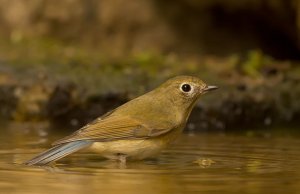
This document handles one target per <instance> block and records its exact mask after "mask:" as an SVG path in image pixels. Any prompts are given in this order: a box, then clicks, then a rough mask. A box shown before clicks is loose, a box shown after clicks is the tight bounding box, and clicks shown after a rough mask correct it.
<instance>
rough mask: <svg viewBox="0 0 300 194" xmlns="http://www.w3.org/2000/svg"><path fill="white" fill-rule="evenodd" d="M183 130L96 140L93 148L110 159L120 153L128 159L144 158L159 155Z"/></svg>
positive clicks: (117, 156) (117, 157) (115, 157)
mask: <svg viewBox="0 0 300 194" xmlns="http://www.w3.org/2000/svg"><path fill="white" fill-rule="evenodd" d="M180 132H181V130H180V129H177V130H175V131H173V132H170V133H168V134H166V135H163V136H161V137H156V138H150V139H130V140H129V139H128V140H116V141H108V142H95V143H93V144H92V146H91V147H90V148H91V150H93V151H95V152H97V153H99V154H100V155H101V156H103V157H105V158H109V159H116V160H117V159H119V157H120V155H122V156H125V157H126V158H127V159H132V160H142V159H145V158H151V157H154V156H156V155H158V154H159V153H160V152H161V150H162V149H164V148H166V146H167V145H169V144H170V143H171V142H172V141H173V140H174V139H175V138H176V137H177V136H178V135H179V133H180Z"/></svg>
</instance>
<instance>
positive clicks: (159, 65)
mask: <svg viewBox="0 0 300 194" xmlns="http://www.w3.org/2000/svg"><path fill="white" fill-rule="evenodd" d="M299 59H300V1H299V0H244V1H234V0H226V1H225V0H202V1H199V0H198V1H197V0H174V1H170V0H165V1H159V0H152V1H150V0H131V1H124V0H123V1H122V0H111V1H108V0H100V1H96V0H85V1H83V0H60V1H51V0H27V1H23V0H0V93H1V94H2V95H1V97H0V104H1V108H0V110H1V116H2V118H4V119H8V120H17V121H44V120H50V121H51V123H55V124H59V123H60V124H63V125H65V124H66V123H67V124H69V125H71V126H74V128H78V126H79V125H80V126H81V125H83V124H84V123H86V122H88V121H90V120H91V119H93V118H95V117H96V116H98V115H99V114H102V113H104V112H105V111H108V110H109V109H112V108H114V107H115V106H118V105H120V104H122V103H124V102H126V101H127V100H129V99H132V98H133V97H135V96H137V95H139V94H142V93H144V92H146V91H148V90H149V89H151V88H153V87H155V86H157V85H158V84H159V83H161V82H162V81H164V80H165V79H167V78H169V77H172V76H174V75H179V74H190V75H196V76H199V77H201V78H203V79H204V80H205V81H207V82H209V83H215V84H217V85H219V86H221V88H222V89H221V90H219V91H218V93H219V94H217V95H215V97H214V95H211V96H210V97H205V99H203V101H201V102H200V103H199V105H198V106H197V108H196V110H195V112H197V113H195V114H194V115H195V116H194V118H192V125H190V126H189V128H190V129H191V130H193V129H194V128H197V129H198V128H199V129H204V130H205V129H211V128H213V129H221V130H225V129H233V128H239V127H240V126H241V125H242V126H243V127H246V126H253V125H254V126H274V125H279V124H284V125H286V124H291V123H293V124H296V125H298V123H299V115H300V114H299V113H300V105H299V102H298V99H299V97H300V88H299V79H300V70H299ZM66 121H67V122H66Z"/></svg>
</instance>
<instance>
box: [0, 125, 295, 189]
mask: <svg viewBox="0 0 300 194" xmlns="http://www.w3.org/2000/svg"><path fill="white" fill-rule="evenodd" d="M244 134H246V133H241V134H224V133H186V134H183V135H182V136H181V138H180V139H179V140H178V141H177V142H176V143H175V144H174V145H172V146H171V147H170V148H169V149H167V150H165V151H164V152H163V153H162V154H161V155H160V156H159V157H158V158H157V159H154V160H146V161H140V162H130V163H128V164H127V165H126V166H124V165H120V164H119V163H118V162H113V161H108V160H104V159H102V158H99V157H97V155H96V154H94V153H89V152H80V153H77V154H73V155H71V156H69V157H67V158H65V159H63V160H61V161H59V162H58V164H57V165H56V166H55V167H51V168H50V167H48V168H36V167H27V166H23V165H21V162H23V161H25V160H27V159H29V158H31V157H32V156H33V155H35V154H36V153H39V152H41V151H43V150H44V149H45V148H47V147H49V144H50V143H51V141H53V140H55V139H58V138H61V137H62V136H63V135H62V134H54V133H53V132H48V131H47V130H46V129H44V127H43V126H36V125H26V124H14V125H9V126H5V125H3V126H2V129H1V130H0V175H1V176H0V193H5V194H9V193H13V194H21V193H22V194H26V193H28V194H29V193H30V194H35V193H45V194H47V193H49V194H50V193H66V194H68V193H72V194H81V193H82V194H87V193H122V194H127V193H128V194H129V193H130V194H135V193H137V194H140V193H142V194H148V193H149V194H150V193H151V194H153V193H158V194H160V193H172V194H176V193H185V194H186V193H223V194H224V193H300V149H299V148H300V141H299V140H300V138H299V136H293V135H282V134H272V133H269V132H268V133H267V135H258V136H256V135H249V134H248V135H244Z"/></svg>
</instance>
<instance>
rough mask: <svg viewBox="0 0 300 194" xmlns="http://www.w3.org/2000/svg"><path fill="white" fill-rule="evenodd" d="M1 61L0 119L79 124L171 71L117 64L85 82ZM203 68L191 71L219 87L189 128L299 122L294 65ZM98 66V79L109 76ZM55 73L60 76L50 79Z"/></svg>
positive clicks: (66, 125) (299, 80)
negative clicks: (247, 70)
mask: <svg viewBox="0 0 300 194" xmlns="http://www.w3.org/2000/svg"><path fill="white" fill-rule="evenodd" d="M6 67H7V68H6V70H3V69H2V71H1V72H0V73H1V74H0V115H1V118H2V119H4V120H7V121H17V122H28V121H30V122H32V121H34V122H40V121H47V122H50V123H51V124H52V125H59V126H63V127H64V128H71V129H77V128H79V127H80V126H82V125H84V124H85V123H87V122H89V121H91V120H93V119H94V118H96V117H98V116H100V115H102V114H104V113H106V112H107V111H109V110H111V109H113V108H115V107H117V106H119V105H121V104H123V103H125V102H126V101H128V100H130V99H132V98H134V97H136V96H138V95H141V94H143V93H145V92H146V91H149V90H150V89H152V88H154V87H156V86H157V85H158V84H159V83H161V82H162V81H164V80H165V79H167V78H168V77H172V74H166V75H163V76H158V75H159V74H149V72H146V71H145V72H143V73H140V74H139V75H138V76H137V75H136V73H135V72H132V75H128V74H126V73H124V69H122V70H121V71H120V72H119V74H115V75H114V76H112V78H111V79H112V81H111V82H109V81H108V82H107V81H106V82H103V83H102V82H101V81H100V80H99V77H96V76H95V75H93V74H92V75H91V74H87V75H89V79H87V80H88V82H87V80H83V79H82V80H81V79H79V80H77V82H76V80H75V81H74V79H72V76H71V75H70V74H71V73H69V74H68V73H66V74H65V75H64V76H62V75H60V76H58V75H56V74H55V73H54V74H52V72H51V73H49V70H46V71H45V70H43V71H40V70H36V69H35V70H28V72H27V73H24V71H22V73H20V72H19V71H17V70H16V68H11V66H10V67H9V66H6ZM280 67H282V66H280ZM7 69H9V70H7ZM92 71H93V70H92ZM140 71H141V70H140ZM205 71H206V72H204V71H203V70H200V69H199V70H196V71H193V73H194V75H196V76H199V77H201V76H203V77H204V78H203V79H204V80H207V82H209V83H214V84H216V85H218V86H220V89H219V90H218V91H216V92H215V93H212V94H209V95H207V96H205V97H203V99H201V100H200V101H199V103H198V104H197V106H196V107H195V110H194V111H193V113H192V115H191V118H190V121H191V122H190V124H189V125H188V127H187V128H188V130H239V129H241V128H251V127H258V128H260V127H272V126H277V125H287V124H295V125H298V124H300V103H299V99H300V84H299V83H300V78H299V77H297V71H296V68H294V67H293V66H289V67H288V68H286V69H284V70H282V69H279V68H277V67H276V66H273V67H269V69H267V68H264V70H260V73H263V74H264V75H263V76H259V77H252V76H245V75H244V74H243V75H242V74H241V73H239V70H236V71H227V70H224V71H223V72H215V71H213V70H209V69H206V70H205ZM101 72H102V75H101V76H100V77H101V78H102V80H105V79H104V78H107V77H109V76H110V75H109V74H108V73H105V71H101ZM103 72H104V73H103ZM105 74H106V75H105ZM143 74H144V75H145V76H144V77H143V76H141V75H143ZM187 74H190V72H187ZM124 75H126V76H124ZM174 75H176V73H174ZM55 76H56V77H60V78H59V79H55V78H54V77H55ZM142 77H143V78H142ZM114 79H115V80H118V82H114ZM130 79H131V80H130ZM128 80H130V82H129V81H128ZM80 83H81V84H80ZM93 83H94V84H93ZM108 83H109V84H108ZM120 83H124V85H123V86H122V84H120ZM105 87H106V88H105Z"/></svg>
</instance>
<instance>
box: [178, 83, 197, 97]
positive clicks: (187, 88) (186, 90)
mask: <svg viewBox="0 0 300 194" xmlns="http://www.w3.org/2000/svg"><path fill="white" fill-rule="evenodd" d="M180 91H182V92H183V93H185V94H190V93H192V92H193V91H194V87H193V86H192V85H191V84H189V83H183V84H181V85H180Z"/></svg>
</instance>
